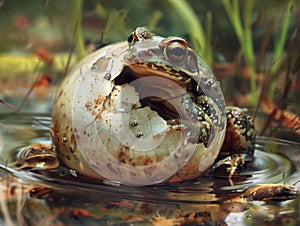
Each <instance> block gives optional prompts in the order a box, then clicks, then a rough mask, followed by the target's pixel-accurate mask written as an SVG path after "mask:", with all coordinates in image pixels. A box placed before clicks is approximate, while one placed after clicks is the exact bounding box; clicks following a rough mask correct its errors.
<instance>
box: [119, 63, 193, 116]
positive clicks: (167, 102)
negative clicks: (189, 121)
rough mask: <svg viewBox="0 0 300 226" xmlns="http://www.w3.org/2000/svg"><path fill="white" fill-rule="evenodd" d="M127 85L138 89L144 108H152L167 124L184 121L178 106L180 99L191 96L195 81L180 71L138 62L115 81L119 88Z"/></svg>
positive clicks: (127, 66) (128, 67) (163, 65)
mask: <svg viewBox="0 0 300 226" xmlns="http://www.w3.org/2000/svg"><path fill="white" fill-rule="evenodd" d="M125 83H126V84H128V85H130V86H134V88H135V90H136V92H137V93H139V96H140V97H141V99H139V101H140V104H141V105H142V106H144V107H145V106H148V107H150V108H151V109H152V110H154V111H155V112H157V113H158V114H159V115H160V116H161V117H162V118H164V119H165V120H170V119H171V120H174V119H176V120H177V119H179V118H180V115H179V112H178V106H177V105H180V104H181V103H180V100H181V98H180V97H181V96H183V95H186V94H187V92H188V91H187V90H188V89H190V88H191V87H192V86H193V84H194V83H195V81H194V80H193V79H192V77H191V76H190V75H189V74H188V72H187V71H185V70H182V69H181V68H179V67H175V66H170V65H167V64H164V63H157V62H146V63H144V62H134V63H130V64H127V65H126V66H125V67H124V68H123V71H122V72H121V74H120V75H119V76H118V77H116V79H115V84H116V85H123V84H125ZM145 96H146V97H145ZM175 102H176V104H175Z"/></svg>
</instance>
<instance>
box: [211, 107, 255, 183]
mask: <svg viewBox="0 0 300 226" xmlns="http://www.w3.org/2000/svg"><path fill="white" fill-rule="evenodd" d="M226 116H227V127H226V135H225V141H224V144H223V147H222V149H221V151H220V153H219V156H218V158H217V162H216V163H215V165H214V166H213V169H216V168H218V167H220V166H222V165H229V166H230V167H229V176H228V177H229V178H230V177H232V176H233V174H234V173H235V171H236V169H237V168H238V167H240V166H242V165H244V164H245V163H246V162H249V161H251V160H252V159H253V153H254V148H255V129H254V125H253V122H252V120H251V118H250V117H249V116H247V115H246V114H245V112H244V111H243V110H242V109H240V108H237V107H227V108H226Z"/></svg>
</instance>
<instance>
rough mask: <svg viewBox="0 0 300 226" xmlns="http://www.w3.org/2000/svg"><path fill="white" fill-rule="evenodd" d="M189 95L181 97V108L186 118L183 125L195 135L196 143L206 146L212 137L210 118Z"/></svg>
mask: <svg viewBox="0 0 300 226" xmlns="http://www.w3.org/2000/svg"><path fill="white" fill-rule="evenodd" d="M193 99H194V98H193V97H191V96H190V95H189V94H186V95H183V96H182V99H181V106H182V111H183V115H184V116H185V117H186V120H183V121H184V124H185V125H186V126H187V127H188V128H190V129H191V131H192V132H194V134H196V135H197V138H196V140H195V141H196V142H197V143H204V144H207V143H208V142H209V139H210V138H211V137H212V136H213V127H212V126H211V125H212V121H211V118H210V117H209V116H208V115H207V114H206V113H205V112H204V111H203V110H202V109H201V108H200V107H199V106H198V105H197V104H196V103H195V102H194V100H193Z"/></svg>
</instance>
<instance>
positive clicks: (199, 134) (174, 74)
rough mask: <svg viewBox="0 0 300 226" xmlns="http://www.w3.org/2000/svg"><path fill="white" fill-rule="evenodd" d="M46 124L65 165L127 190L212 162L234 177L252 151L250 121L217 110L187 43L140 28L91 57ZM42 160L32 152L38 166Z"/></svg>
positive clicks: (216, 87)
mask: <svg viewBox="0 0 300 226" xmlns="http://www.w3.org/2000/svg"><path fill="white" fill-rule="evenodd" d="M81 87H84V89H83V90H82V91H81ZM87 89H88V90H87ZM83 93H84V95H83ZM121 94H122V95H121ZM119 116H120V117H121V119H122V120H121V121H118V120H119V119H118V117H119ZM124 118H126V120H127V119H128V120H129V123H128V122H127V121H125V122H124V120H123V119H124ZM93 123H94V124H95V127H92V125H94V124H93ZM51 127H52V133H51V137H52V140H53V143H54V145H55V146H56V148H57V156H58V158H59V160H60V161H61V162H62V163H63V164H64V165H65V166H66V167H68V168H71V169H73V170H75V171H76V172H78V173H79V174H83V175H85V176H88V177H90V178H93V179H99V180H111V181H120V182H121V183H124V184H129V185H147V184H155V183H161V182H176V181H183V180H190V179H193V178H196V177H198V176H200V175H201V174H203V173H204V172H205V171H207V170H208V169H209V168H210V167H211V166H212V165H213V163H215V164H214V167H213V168H218V167H219V166H222V165H229V175H228V176H229V177H232V176H233V175H234V172H235V170H236V168H237V167H238V166H239V165H241V164H244V163H245V161H249V160H251V159H252V156H253V152H254V145H255V130H254V126H253V123H252V121H251V119H250V117H248V116H247V115H246V114H245V113H244V112H243V111H242V110H241V109H240V108H237V107H225V104H224V98H223V94H222V91H221V88H220V83H219V82H218V81H217V80H216V78H215V77H214V75H213V73H212V71H211V70H210V69H209V67H208V66H207V65H206V64H205V62H204V61H203V60H202V59H201V58H200V57H199V56H198V55H197V54H196V53H195V51H194V50H192V49H191V48H190V47H189V46H188V42H187V41H186V40H184V39H182V38H180V37H168V38H164V37H160V36H155V35H153V34H152V33H151V32H149V31H148V29H146V28H144V27H140V28H137V29H136V30H135V31H134V32H132V33H131V34H130V35H129V37H128V40H127V42H122V43H117V44H113V45H109V46H107V47H104V48H102V49H100V50H98V51H96V52H95V53H93V54H91V55H89V56H88V57H87V58H86V59H84V60H83V61H82V62H81V63H80V64H79V66H78V67H77V68H75V70H74V71H73V72H72V73H71V74H70V75H69V76H67V78H66V79H65V81H64V82H63V84H62V85H61V87H60V88H59V90H58V94H57V97H56V100H55V103H54V106H53V113H52V126H51ZM90 128H96V129H97V132H96V133H95V134H94V133H93V130H92V129H90ZM130 133H132V134H135V135H134V136H129V135H130ZM120 134H121V136H120ZM128 134H129V135H128ZM225 134H226V136H225ZM124 137H125V138H126V139H125V138H124ZM181 137H184V139H183V141H182V142H181V143H180V146H179V147H178V146H176V142H178V140H180V139H181ZM224 137H225V142H224V145H223V148H221V146H222V142H223V140H224ZM161 138H164V140H163V141H161ZM122 139H123V140H122ZM97 140H101V142H98V143H97ZM149 140H150V142H149ZM132 141H134V142H133V145H132V144H131V142H132ZM158 141H159V143H157V144H156V142H158ZM147 142H148V143H147ZM174 143H175V144H174ZM144 144H147V145H148V146H147V145H146V146H145V145H144ZM100 145H101V147H100ZM143 145H144V146H143ZM149 146H150V147H151V148H148V147H149ZM143 147H146V149H147V148H148V149H149V150H148V149H147V150H146V149H143ZM33 148H34V147H33ZM40 148H41V147H40V146H39V147H38V149H40ZM175 148H177V150H175V151H174V149H175ZM107 151H108V152H111V153H110V155H109V157H106V156H105V154H107ZM43 155H45V156H46V153H43V152H36V156H37V158H36V159H37V162H38V161H39V159H40V158H41V157H43ZM218 156H219V157H218ZM228 156H230V157H228ZM217 157H218V158H217ZM28 158H29V156H28ZM114 158H115V159H116V161H115V160H114ZM32 159H33V164H31V163H30V164H28V163H27V162H28V161H24V162H26V164H27V166H28V165H29V166H35V164H34V158H32V157H30V162H31V161H32ZM216 159H217V160H216ZM215 160H216V161H217V162H215ZM52 166H53V167H57V165H52ZM136 166H138V167H136ZM141 169H142V170H141ZM103 170H104V171H103Z"/></svg>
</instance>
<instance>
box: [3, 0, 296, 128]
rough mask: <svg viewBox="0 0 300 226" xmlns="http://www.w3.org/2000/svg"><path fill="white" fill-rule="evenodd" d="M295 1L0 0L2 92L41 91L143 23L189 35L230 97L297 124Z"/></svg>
mask: <svg viewBox="0 0 300 226" xmlns="http://www.w3.org/2000/svg"><path fill="white" fill-rule="evenodd" d="M299 5H300V4H299V2H298V1H294V0H284V1H277V0H266V1H254V0H253V1H252V0H244V1H242V0H223V1H219V0H202V1H193V0H186V1H185V0H163V1H161V0H142V1H135V0H127V1H119V0H102V1H99V0H98V1H97V0H85V1H83V0H65V1H61V0H44V1H35V0H27V1H18V0H0V32H1V36H0V81H1V83H0V89H1V90H2V91H1V92H0V97H1V98H7V97H8V96H18V97H28V96H30V95H32V94H31V93H34V91H35V95H36V97H37V98H38V99H39V98H40V99H43V98H45V96H47V95H46V94H45V93H47V92H48V91H49V90H48V89H49V87H51V90H52V88H53V87H55V86H56V85H57V83H59V81H61V79H62V78H63V77H64V76H65V75H66V73H67V71H68V69H69V68H70V66H71V65H72V64H73V63H74V62H77V61H78V60H79V59H81V58H82V57H84V56H85V55H86V54H88V53H89V52H91V51H93V50H95V49H97V48H100V47H101V46H104V45H107V44H110V43H114V42H118V41H124V40H126V39H127V37H128V35H129V33H130V32H131V31H133V30H134V29H135V28H136V27H137V26H147V27H148V28H149V29H150V30H151V31H152V32H153V33H155V34H157V35H161V36H180V37H183V38H185V39H187V40H188V41H189V43H190V45H191V47H192V48H194V49H195V50H196V51H197V52H198V53H199V55H200V56H201V57H203V58H204V59H205V60H206V62H207V63H208V64H209V65H210V66H211V67H212V69H213V71H214V72H215V74H216V77H217V78H218V79H219V80H220V81H221V85H222V88H223V91H224V94H225V97H226V101H227V103H228V104H232V105H240V106H246V107H251V108H252V109H259V110H262V111H265V112H266V113H267V115H270V116H272V117H273V118H274V119H275V120H276V121H278V122H280V123H283V121H284V120H290V121H288V122H284V123H285V124H288V125H289V126H290V127H292V128H293V129H294V130H295V131H299V127H300V126H299V125H300V123H299V115H298V112H299V110H300V107H299V103H300V99H299V91H300V85H299V80H300V76H299V66H300V45H299V43H300V40H299V39H300V35H299V28H300V24H299V23H300V19H299V16H300V6H299ZM43 79H44V80H45V79H46V81H44V80H43ZM41 81H42V82H41ZM43 81H44V82H43ZM40 83H41V84H42V85H41V87H42V89H41V90H40V91H36V90H37V87H40V86H37V85H39V84H40ZM29 91H30V92H29ZM254 112H255V111H254ZM254 114H255V113H254ZM286 115H288V117H287V116H286ZM262 130H263V128H262Z"/></svg>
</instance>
